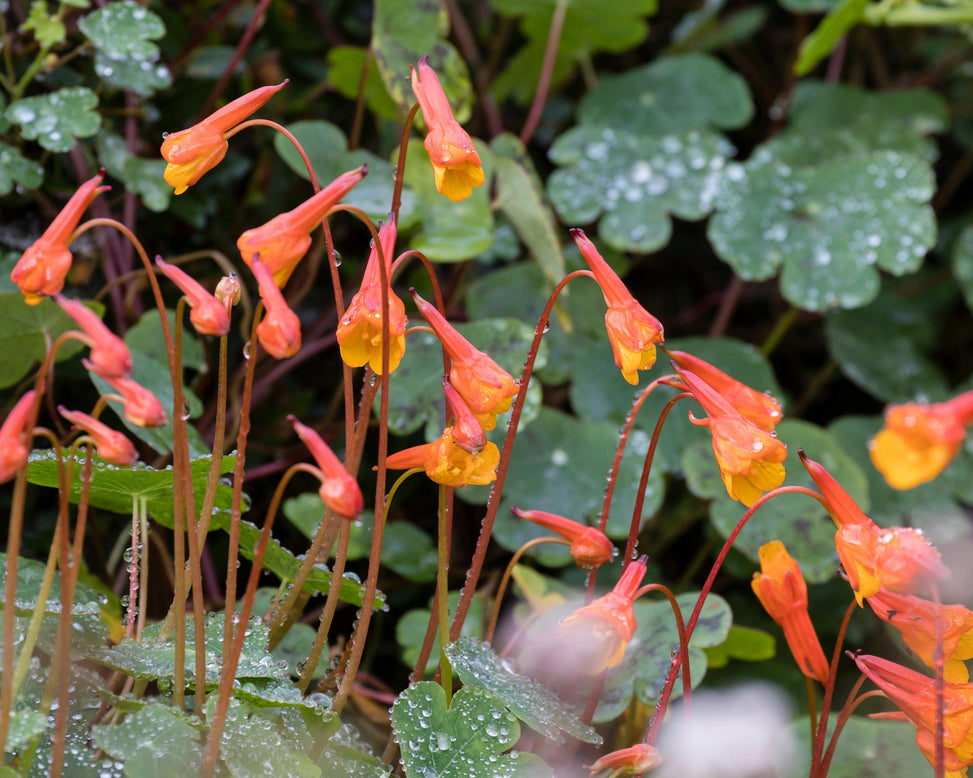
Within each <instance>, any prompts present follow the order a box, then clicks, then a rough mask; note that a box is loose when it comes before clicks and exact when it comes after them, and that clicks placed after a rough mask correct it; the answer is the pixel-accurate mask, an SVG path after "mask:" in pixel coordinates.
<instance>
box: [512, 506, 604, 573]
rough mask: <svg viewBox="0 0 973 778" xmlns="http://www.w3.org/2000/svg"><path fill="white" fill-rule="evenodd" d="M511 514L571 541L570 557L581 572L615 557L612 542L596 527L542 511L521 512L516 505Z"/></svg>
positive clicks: (592, 568)
mask: <svg viewBox="0 0 973 778" xmlns="http://www.w3.org/2000/svg"><path fill="white" fill-rule="evenodd" d="M510 511H511V513H513V514H514V515H515V516H519V517H520V518H521V519H527V521H532V522H534V523H535V524H538V525H540V526H541V527H544V529H549V530H551V531H552V532H556V533H557V534H558V535H560V536H561V537H563V538H564V539H565V540H570V541H571V556H572V558H573V559H574V561H575V563H576V564H577V565H578V567H580V568H581V569H582V570H594V569H595V568H596V567H598V566H599V565H603V564H604V563H605V562H610V561H611V560H612V558H613V557H614V556H615V548H614V547H613V546H612V542H611V541H610V540H609V539H608V536H607V535H605V533H604V532H602V531H601V530H600V529H598V528H597V527H589V526H587V525H585V524H579V523H578V522H576V521H574V520H572V519H568V518H566V517H564V516H558V515H557V514H554V513H545V512H544V511H522V510H521V509H520V508H518V507H517V506H516V505H514V506H512V507H511V508H510Z"/></svg>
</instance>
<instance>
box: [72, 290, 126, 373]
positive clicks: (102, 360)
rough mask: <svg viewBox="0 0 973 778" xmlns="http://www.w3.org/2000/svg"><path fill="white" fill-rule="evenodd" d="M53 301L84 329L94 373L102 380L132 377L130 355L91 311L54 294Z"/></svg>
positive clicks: (78, 303) (119, 340) (118, 338)
mask: <svg viewBox="0 0 973 778" xmlns="http://www.w3.org/2000/svg"><path fill="white" fill-rule="evenodd" d="M54 301H55V302H56V303H57V304H58V305H59V306H61V310H63V311H64V312H65V313H66V314H67V315H68V316H70V317H71V318H72V319H74V320H75V321H76V322H77V323H78V326H79V327H81V329H82V330H84V333H85V335H86V336H87V343H88V346H89V347H90V348H91V365H92V367H93V369H94V372H95V373H97V374H98V375H100V376H101V377H102V378H105V379H108V378H128V377H129V376H130V375H131V374H132V352H131V351H129V350H128V346H126V345H125V342H124V341H123V340H122V339H121V338H120V337H118V336H117V335H116V334H115V333H114V332H112V331H111V330H110V329H108V327H106V326H105V323H104V322H103V321H102V320H101V318H100V317H99V316H98V315H97V314H96V313H95V312H94V311H93V310H91V309H90V308H89V307H88V306H87V305H85V304H84V303H82V302H81V301H80V300H70V299H68V298H67V297H64V296H63V295H61V294H55V295H54Z"/></svg>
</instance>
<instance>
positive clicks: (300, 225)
mask: <svg viewBox="0 0 973 778" xmlns="http://www.w3.org/2000/svg"><path fill="white" fill-rule="evenodd" d="M366 172H367V171H366V169H365V165H362V166H361V167H359V168H355V169H354V170H349V171H348V172H347V173H342V174H341V175H340V176H338V177H337V178H336V179H335V180H334V181H332V182H331V183H330V184H328V185H327V186H326V187H325V188H324V189H322V190H321V191H320V192H318V193H317V194H316V195H313V196H312V197H310V198H309V199H307V200H305V201H304V202H303V203H301V204H300V205H299V206H297V208H295V209H294V210H292V211H287V213H282V214H280V215H279V216H275V217H274V218H273V219H271V220H270V221H269V222H267V223H266V224H264V225H263V226H261V227H256V228H254V229H252V230H247V231H246V232H245V233H243V234H242V235H241V236H240V238H239V239H238V240H237V242H236V245H237V248H238V249H240V256H242V257H243V261H244V262H245V263H246V264H247V267H249V268H251V269H253V257H254V255H255V254H257V255H259V258H260V261H261V262H263V263H264V264H265V265H266V266H267V267H269V268H270V271H271V273H273V276H274V283H275V284H277V286H278V287H280V288H282V289H283V287H284V284H286V283H287V279H288V278H290V277H291V273H293V272H294V268H295V267H297V263H298V262H299V261H300V260H301V257H303V256H304V255H305V254H306V253H307V250H308V248H310V246H311V232H313V231H314V230H315V229H316V228H317V227H318V226H319V225H320V224H321V222H322V221H324V217H325V216H327V214H328V211H330V210H331V209H332V208H334V207H335V206H336V205H337V204H338V201H339V200H341V198H342V197H344V196H345V195H346V194H348V192H350V191H351V190H352V188H353V187H354V186H355V184H357V183H358V182H359V181H361V180H362V179H363V178H364V177H365V173H366Z"/></svg>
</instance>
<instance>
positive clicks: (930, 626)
mask: <svg viewBox="0 0 973 778" xmlns="http://www.w3.org/2000/svg"><path fill="white" fill-rule="evenodd" d="M868 604H869V605H870V606H871V608H872V610H873V611H875V615H876V616H878V617H879V618H880V619H882V620H883V621H887V622H888V623H889V624H891V625H892V626H893V627H895V628H896V629H897V630H899V632H900V633H902V640H904V641H905V644H906V645H907V646H908V647H909V648H911V649H912V650H913V651H914V652H915V654H916V656H918V657H919V658H920V659H921V660H922V661H923V662H925V663H926V664H927V665H928V666H929V667H932V668H935V666H936V665H935V663H934V661H933V653H934V652H935V650H936V618H937V615H938V617H939V619H940V621H941V623H942V636H943V652H944V653H945V655H946V664H945V667H944V668H943V677H944V678H945V679H946V680H947V681H950V682H953V683H966V682H967V681H968V680H970V673H969V670H968V669H967V667H966V665H965V664H963V660H964V659H973V611H970V610H969V609H968V608H964V607H963V606H962V605H940V606H939V607H937V606H936V604H935V603H934V602H930V601H929V600H923V599H921V598H919V597H913V596H911V595H907V594H896V593H895V592H890V591H888V590H886V589H881V590H879V592H878V593H877V594H874V595H872V596H871V597H869V598H868Z"/></svg>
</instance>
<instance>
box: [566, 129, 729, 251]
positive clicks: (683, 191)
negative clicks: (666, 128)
mask: <svg viewBox="0 0 973 778" xmlns="http://www.w3.org/2000/svg"><path fill="white" fill-rule="evenodd" d="M732 154H733V146H731V145H730V144H729V143H728V142H727V141H726V140H725V139H724V138H722V137H720V136H719V135H715V134H713V133H710V132H699V131H697V130H686V131H683V132H674V133H672V134H669V135H655V134H653V135H648V134H646V135H639V134H636V133H634V132H629V131H628V130H625V129H616V128H614V127H599V126H595V125H585V124H582V125H581V126H578V127H575V128H574V129H571V130H568V132H566V133H565V134H564V135H562V136H560V137H559V138H558V139H557V141H556V142H555V143H554V146H553V147H552V148H551V151H550V156H551V159H552V160H553V161H554V162H555V163H557V164H558V165H560V166H561V169H560V170H557V171H555V172H554V173H553V174H552V175H551V177H550V179H549V181H548V194H549V195H550V198H551V201H552V202H553V203H554V206H555V207H556V208H557V211H558V214H559V215H560V216H561V218H562V219H563V220H564V221H566V222H569V223H571V222H573V223H577V224H584V223H588V222H591V221H594V220H595V219H597V218H598V217H600V216H602V214H605V216H604V218H603V219H602V220H601V224H600V226H599V229H598V234H599V235H600V237H601V238H602V239H603V240H604V241H605V242H606V243H607V244H608V245H610V246H612V247H614V248H616V249H618V250H619V251H637V252H639V253H643V254H644V253H648V252H650V251H654V250H656V249H658V248H661V247H662V246H664V245H665V244H666V243H668V242H669V236H670V234H671V232H672V223H671V221H670V218H669V217H670V214H671V215H673V216H678V217H679V218H682V219H690V220H696V219H702V218H703V217H704V216H706V215H707V214H708V213H709V212H710V210H711V209H712V200H713V195H714V194H715V192H716V189H717V183H718V181H719V178H720V175H721V171H722V170H723V167H724V165H725V163H726V160H727V158H728V157H730V156H731V155H732Z"/></svg>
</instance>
